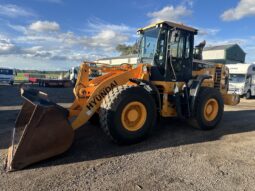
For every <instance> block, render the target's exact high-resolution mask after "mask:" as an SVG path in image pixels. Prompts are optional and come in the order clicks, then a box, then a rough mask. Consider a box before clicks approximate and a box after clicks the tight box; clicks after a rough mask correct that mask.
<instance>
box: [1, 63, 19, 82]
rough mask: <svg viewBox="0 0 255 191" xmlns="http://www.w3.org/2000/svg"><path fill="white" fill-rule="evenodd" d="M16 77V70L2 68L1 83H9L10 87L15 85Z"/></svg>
mask: <svg viewBox="0 0 255 191" xmlns="http://www.w3.org/2000/svg"><path fill="white" fill-rule="evenodd" d="M14 76H16V72H15V70H14V69H10V68H1V67H0V83H8V84H10V85H13V84H14Z"/></svg>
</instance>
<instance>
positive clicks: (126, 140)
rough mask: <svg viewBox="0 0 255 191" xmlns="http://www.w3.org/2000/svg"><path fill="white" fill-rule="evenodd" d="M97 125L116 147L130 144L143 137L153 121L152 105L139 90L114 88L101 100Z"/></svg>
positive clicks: (127, 87)
mask: <svg viewBox="0 0 255 191" xmlns="http://www.w3.org/2000/svg"><path fill="white" fill-rule="evenodd" d="M99 116H100V123H101V127H102V128H103V130H104V131H105V133H106V134H107V135H108V136H109V137H110V138H111V139H112V140H113V141H114V142H116V143H119V144H131V143H136V142H139V141H141V140H143V139H145V138H146V137H147V135H148V134H149V132H150V131H151V129H152V127H153V126H154V125H155V121H156V118H157V113H156V104H155V101H154V100H153V98H152V97H151V96H150V95H149V93H148V92H147V91H146V90H145V89H143V88H142V87H139V86H118V87H116V88H114V89H113V90H112V91H111V92H109V93H108V95H107V96H106V97H105V98H104V100H103V102H102V104H101V108H100V114H99Z"/></svg>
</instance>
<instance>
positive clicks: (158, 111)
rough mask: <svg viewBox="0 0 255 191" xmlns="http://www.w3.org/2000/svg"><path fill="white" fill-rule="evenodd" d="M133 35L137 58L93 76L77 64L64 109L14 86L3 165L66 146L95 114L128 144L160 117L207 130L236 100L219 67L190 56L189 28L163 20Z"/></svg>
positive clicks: (14, 165) (24, 162) (20, 164)
mask: <svg viewBox="0 0 255 191" xmlns="http://www.w3.org/2000/svg"><path fill="white" fill-rule="evenodd" d="M138 33H139V34H140V41H139V58H138V63H139V64H138V65H137V66H136V67H135V68H132V67H131V66H130V65H128V64H123V65H121V66H119V67H112V68H106V69H105V68H104V71H107V72H106V73H105V74H104V75H102V76H99V77H97V78H94V79H93V80H89V70H90V68H89V66H88V64H86V63H83V64H81V66H80V70H79V74H78V79H77V83H76V85H75V88H74V95H75V100H74V102H73V104H72V106H71V107H70V108H68V109H65V108H62V107H61V106H59V105H57V104H55V103H53V102H51V101H50V100H49V99H48V97H47V95H46V94H44V93H43V92H39V91H37V90H34V89H22V90H21V95H22V97H23V98H24V99H25V102H24V104H23V107H22V109H21V111H20V113H19V116H18V118H17V120H16V124H15V128H14V131H13V136H12V145H11V146H10V148H9V150H8V157H7V162H6V170H7V171H14V170H19V169H22V168H24V167H26V166H28V165H30V164H32V163H36V162H38V161H41V160H44V159H47V158H50V157H53V156H55V155H58V154H60V153H63V152H65V151H66V150H67V149H68V148H69V147H70V146H71V144H72V141H73V137H74V131H75V130H76V129H78V128H80V127H82V126H83V125H84V124H86V123H87V122H88V121H89V120H92V119H93V118H96V117H98V118H100V124H101V127H102V129H103V130H104V131H105V133H106V135H108V136H109V137H110V138H111V139H112V140H113V141H114V142H116V143H119V144H130V143H135V142H138V141H141V140H143V139H144V138H145V137H146V136H147V135H148V134H149V133H150V131H151V129H152V128H153V127H155V126H156V121H157V119H158V118H159V117H180V118H182V119H187V120H189V121H192V124H193V125H194V126H196V127H198V128H200V129H203V130H209V129H213V128H214V127H216V126H217V125H218V124H219V122H220V121H221V118H222V115H223V111H224V104H227V105H236V104H238V103H239V97H238V96H237V95H230V94H227V91H228V70H227V68H226V67H225V66H224V65H221V64H211V63H206V62H204V61H202V60H195V59H194V52H195V53H196V51H195V49H194V36H195V35H196V34H197V30H196V29H194V28H192V27H188V26H185V25H182V24H178V23H173V22H167V21H164V22H159V23H155V24H153V25H150V26H148V27H146V28H141V29H139V30H138ZM84 128H85V127H84Z"/></svg>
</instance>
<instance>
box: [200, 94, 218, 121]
mask: <svg viewBox="0 0 255 191" xmlns="http://www.w3.org/2000/svg"><path fill="white" fill-rule="evenodd" d="M218 112H219V104H218V102H217V100H216V99H214V98H212V99H209V100H208V101H207V102H206V104H205V107H204V117H205V119H206V120H207V121H213V120H214V119H215V118H216V117H217V115H218Z"/></svg>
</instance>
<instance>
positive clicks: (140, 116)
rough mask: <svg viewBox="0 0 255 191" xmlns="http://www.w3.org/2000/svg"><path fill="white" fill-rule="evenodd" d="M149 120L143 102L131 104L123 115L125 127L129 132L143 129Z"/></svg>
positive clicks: (124, 110) (125, 108)
mask: <svg viewBox="0 0 255 191" xmlns="http://www.w3.org/2000/svg"><path fill="white" fill-rule="evenodd" d="M146 118H147V110H146V108H145V106H144V105H143V104H142V103H141V102H137V101H134V102H130V103H129V104H127V105H126V106H125V107H124V109H123V111H122V114H121V122H122V125H123V127H124V128H125V129H126V130H128V131H137V130H139V129H141V128H142V126H143V125H144V123H145V121H146Z"/></svg>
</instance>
